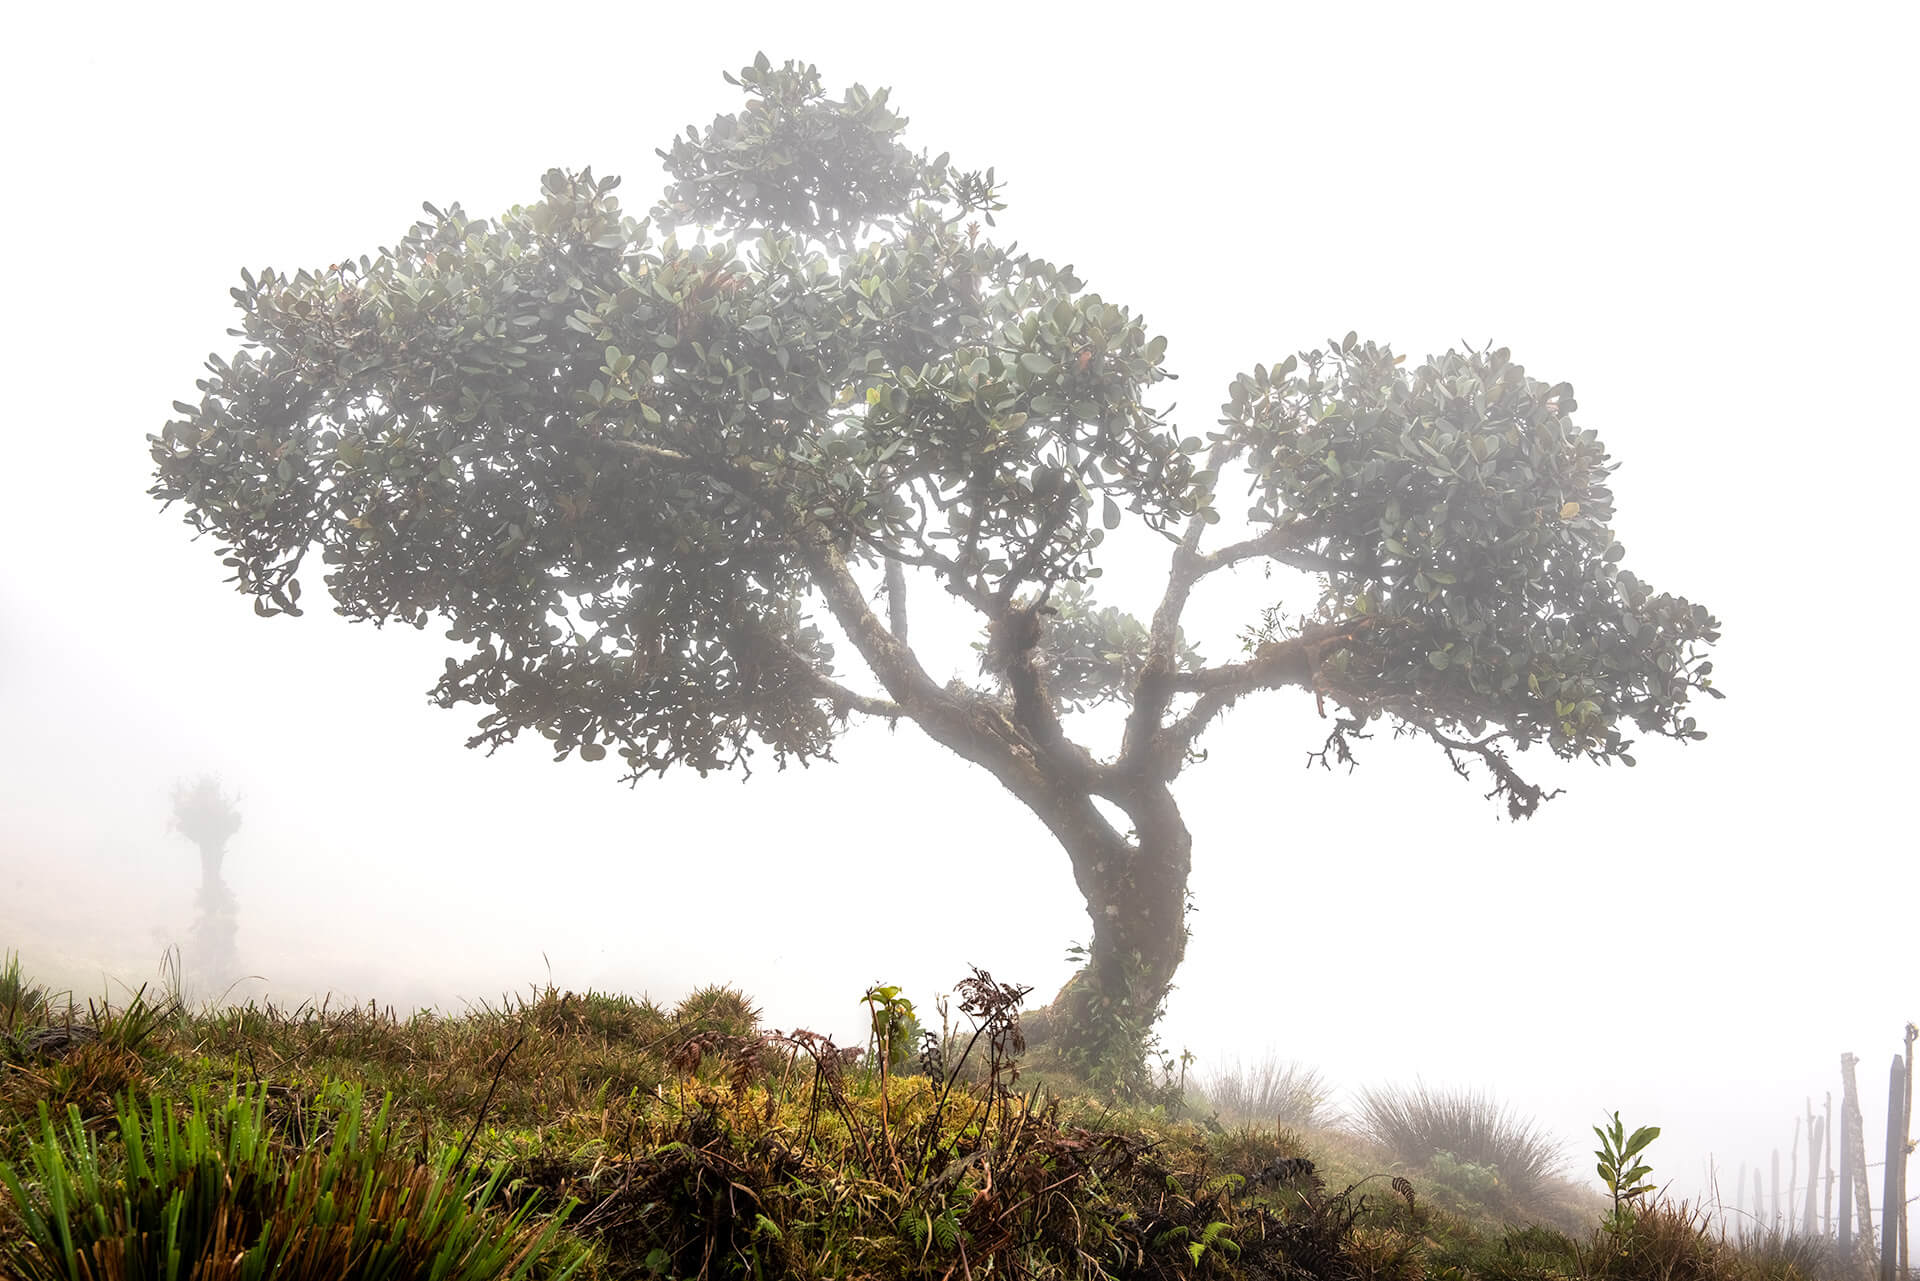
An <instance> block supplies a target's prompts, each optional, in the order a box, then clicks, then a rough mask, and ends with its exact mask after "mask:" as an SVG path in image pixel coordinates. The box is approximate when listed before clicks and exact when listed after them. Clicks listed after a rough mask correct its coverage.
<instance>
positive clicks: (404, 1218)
mask: <svg viewBox="0 0 1920 1281" xmlns="http://www.w3.org/2000/svg"><path fill="white" fill-rule="evenodd" d="M266 1104H267V1091H266V1090H264V1089H261V1088H254V1087H247V1086H242V1087H240V1088H239V1089H238V1090H237V1091H235V1092H234V1093H233V1094H231V1095H230V1096H229V1097H226V1098H224V1099H222V1100H219V1101H217V1102H216V1101H213V1100H211V1099H210V1098H209V1097H208V1095H207V1094H205V1093H204V1092H196V1094H195V1096H194V1100H193V1106H192V1110H191V1111H190V1112H188V1113H187V1114H186V1115H184V1116H183V1115H181V1114H180V1112H179V1111H177V1110H176V1109H175V1108H174V1106H173V1105H172V1104H171V1103H170V1102H166V1101H163V1100H159V1099H155V1100H153V1101H152V1102H151V1104H150V1106H149V1108H148V1110H147V1111H146V1112H144V1113H143V1112H142V1111H141V1109H140V1108H139V1107H137V1106H136V1105H135V1103H134V1102H133V1101H132V1099H131V1097H124V1098H123V1099H122V1100H121V1101H120V1104H119V1107H118V1109H117V1110H116V1114H115V1118H114V1120H115V1127H116V1130H117V1133H116V1134H115V1136H114V1140H115V1141H114V1142H113V1143H111V1144H109V1145H103V1144H102V1143H101V1142H100V1141H99V1140H98V1139H97V1138H95V1136H94V1135H93V1134H92V1133H91V1132H89V1130H88V1128H87V1125H86V1122H85V1120H84V1118H83V1117H82V1116H81V1115H80V1113H79V1111H78V1109H73V1110H70V1111H69V1113H68V1116H67V1123H66V1125H65V1126H58V1125H56V1124H55V1123H54V1120H53V1116H52V1113H51V1112H50V1111H49V1110H48V1109H46V1108H45V1107H42V1108H41V1110H40V1118H39V1119H40V1127H39V1128H40V1133H39V1138H38V1139H37V1140H36V1141H35V1142H34V1143H33V1145H32V1148H31V1155H30V1162H29V1163H30V1172H29V1175H28V1176H27V1177H23V1176H22V1174H21V1173H20V1172H18V1171H16V1170H14V1169H13V1168H12V1167H11V1166H9V1165H6V1164H4V1163H0V1183H3V1184H4V1186H5V1188H6V1191H7V1193H8V1195H9V1197H10V1198H11V1200H12V1202H13V1210H14V1213H15V1215H16V1216H17V1217H18V1219H19V1220H20V1223H21V1231H19V1232H18V1233H14V1234H9V1238H8V1239H7V1240H5V1241H3V1242H0V1263H4V1264H5V1265H6V1268H7V1269H8V1275H10V1276H15V1277H18V1278H20V1281H97V1279H99V1278H107V1277H112V1278H127V1279H128V1281H140V1279H143V1278H149V1277H151V1278H162V1277H164V1278H174V1277H181V1276H193V1277H196V1278H201V1279H203V1281H228V1279H229V1278H231V1279H234V1281H238V1279H240V1278H255V1277H266V1276H271V1277H274V1278H276V1281H360V1279H362V1278H367V1279H371V1278H386V1277H403V1276H419V1277H426V1276H432V1277H435V1278H444V1279H445V1281H493V1279H495V1278H513V1279H516V1281H518V1279H520V1278H531V1277H536V1276H537V1277H552V1278H555V1281H558V1279H559V1278H564V1277H566V1276H569V1275H571V1274H572V1273H573V1272H574V1271H575V1270H577V1269H578V1268H579V1267H580V1265H581V1264H582V1263H583V1262H584V1254H583V1252H581V1251H580V1250H579V1249H578V1248H577V1247H574V1246H572V1245H571V1243H569V1242H567V1241H565V1240H564V1238H563V1237H562V1235H561V1227H562V1223H563V1220H564V1218H565V1215H566V1210H565V1209H564V1208H563V1209H562V1210H561V1212H560V1214H558V1215H556V1216H554V1217H553V1218H551V1219H549V1220H548V1221H547V1223H546V1224H545V1225H544V1226H543V1227H537V1228H536V1227H534V1226H533V1225H532V1224H531V1223H530V1222H529V1217H530V1214H531V1205H530V1203H529V1204H526V1205H522V1206H521V1207H520V1208H519V1209H517V1210H514V1211H511V1212H508V1213H505V1214H500V1213H496V1212H493V1211H492V1210H491V1209H490V1203H491V1202H492V1201H493V1200H494V1198H495V1196H496V1194H497V1192H498V1190H499V1187H500V1183H501V1180H502V1178H503V1176H504V1173H505V1172H504V1170H503V1169H497V1170H495V1171H494V1173H493V1174H492V1175H491V1176H490V1177H487V1178H485V1179H482V1178H481V1176H480V1175H479V1174H477V1173H476V1172H474V1171H471V1170H461V1169H458V1168H456V1166H455V1163H454V1159H453V1157H452V1154H451V1153H448V1154H443V1156H442V1158H441V1159H439V1160H437V1161H434V1162H431V1163H421V1162H415V1161H412V1160H408V1159H403V1158H401V1157H398V1156H396V1155H395V1154H394V1153H392V1152H391V1151H390V1150H389V1148H390V1143H391V1138H392V1133H391V1130H390V1127H389V1114H388V1110H387V1108H386V1107H384V1106H383V1107H382V1108H381V1109H380V1111H379V1112H378V1113H377V1114H376V1115H374V1116H372V1117H371V1118H369V1117H367V1116H366V1115H365V1113H364V1110H363V1105H362V1097H361V1094H360V1092H359V1091H358V1090H355V1089H351V1088H344V1087H336V1088H335V1089H334V1090H332V1091H330V1092H329V1094H328V1095H327V1096H326V1098H325V1100H324V1102H323V1103H321V1104H320V1105H318V1106H317V1107H316V1109H315V1111H314V1114H313V1116H312V1117H311V1124H312V1128H313V1129H314V1131H315V1132H317V1133H320V1134H323V1135H324V1137H323V1138H321V1139H319V1140H317V1141H316V1142H314V1143H313V1144H311V1145H309V1146H307V1147H306V1148H304V1149H299V1150H289V1149H288V1148H287V1147H286V1146H285V1145H283V1144H282V1143H280V1142H278V1141H277V1140H276V1139H275V1137H274V1134H273V1131H272V1130H271V1129H270V1127H269V1126H268V1124H267V1112H266Z"/></svg>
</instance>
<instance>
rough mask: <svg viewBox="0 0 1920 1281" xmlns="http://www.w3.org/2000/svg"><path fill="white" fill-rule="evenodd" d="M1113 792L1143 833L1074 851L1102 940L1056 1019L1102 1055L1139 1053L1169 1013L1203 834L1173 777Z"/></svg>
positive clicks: (1050, 1023) (1053, 1014)
mask: <svg viewBox="0 0 1920 1281" xmlns="http://www.w3.org/2000/svg"><path fill="white" fill-rule="evenodd" d="M1108 799H1110V800H1112V801H1113V802H1114V803H1115V804H1116V805H1118V806H1120V808H1121V809H1122V810H1123V811H1124V812H1125V813H1126V815H1127V817H1128V818H1130V819H1131V820H1132V821H1133V833H1132V834H1131V836H1130V837H1128V836H1122V835H1121V834H1119V833H1118V832H1113V833H1112V836H1111V839H1109V840H1106V841H1103V842H1101V843H1100V844H1099V845H1098V846H1096V847H1091V848H1089V849H1087V850H1086V851H1085V852H1084V853H1079V852H1076V851H1074V850H1072V849H1069V851H1068V852H1069V854H1070V855H1073V856H1074V857H1073V870H1074V880H1075V881H1076V883H1077V884H1078V885H1079V886H1080V891H1081V893H1082V895H1084V896H1085V898H1086V902H1087V914H1088V915H1089V916H1090V917H1091V918H1092V920H1093V941H1092V944H1091V946H1090V947H1089V949H1088V956H1087V962H1086V964H1085V965H1084V966H1083V967H1082V968H1081V969H1080V971H1079V972H1078V973H1076V974H1075V975H1074V976H1073V977H1072V978H1071V979H1069V980H1068V981H1067V984H1066V986H1064V987H1063V988H1061V990H1060V993H1059V995H1058V996H1057V997H1055V999H1054V1001H1053V1005H1052V1007H1051V1009H1050V1010H1049V1012H1048V1016H1047V1019H1046V1026H1047V1027H1049V1028H1051V1029H1057V1034H1056V1038H1055V1039H1056V1041H1057V1044H1058V1045H1059V1046H1060V1048H1062V1049H1063V1050H1068V1051H1076V1052H1079V1053H1082V1054H1085V1055H1087V1056H1089V1057H1092V1058H1104V1057H1107V1056H1110V1055H1113V1054H1124V1055H1137V1053H1138V1050H1139V1047H1140V1043H1141V1041H1142V1039H1143V1038H1144V1037H1145V1035H1146V1033H1147V1031H1148V1029H1149V1028H1151V1026H1152V1024H1153V1023H1154V1021H1155V1020H1156V1019H1157V1018H1158V1017H1159V1015H1160V1010H1161V1007H1162V1005H1163V1004H1164V1003H1165V1001H1166V998H1167V993H1168V991H1169V990H1170V989H1171V988H1172V986H1173V976H1174V973H1175V971H1177V970H1178V969H1179V967H1180V962H1181V960H1182V958H1184V957H1185V955H1186V951H1187V920H1186V915H1187V912H1186V909H1187V877H1188V874H1189V873H1190V871H1191V870H1192V866H1193V837H1192V835H1191V834H1190V833H1189V832H1188V831H1187V826H1186V823H1185V822H1184V821H1183V820H1182V819H1181V817H1180V809H1179V806H1178V805H1177V804H1176V803H1175V802H1174V799H1173V794H1172V792H1171V790H1169V788H1168V787H1167V785H1166V784H1165V783H1163V782H1158V781H1142V782H1140V783H1137V784H1136V785H1135V786H1133V787H1132V788H1129V789H1127V790H1124V791H1118V792H1116V793H1114V794H1112V795H1110V796H1109V797H1108ZM1108 827H1109V831H1111V825H1108Z"/></svg>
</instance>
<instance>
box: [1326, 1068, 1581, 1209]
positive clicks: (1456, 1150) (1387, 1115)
mask: <svg viewBox="0 0 1920 1281" xmlns="http://www.w3.org/2000/svg"><path fill="white" fill-rule="evenodd" d="M1354 1125H1355V1127H1356V1128H1357V1129H1358V1130H1359V1131H1360V1132H1361V1133H1362V1134H1364V1135H1366V1136H1367V1137H1368V1138H1371V1139H1373V1140H1374V1141H1375V1142H1377V1143H1379V1144H1380V1145H1381V1146H1383V1147H1385V1148H1387V1149H1388V1150H1389V1151H1391V1152H1392V1153H1393V1154H1394V1155H1395V1156H1397V1157H1399V1158H1400V1159H1401V1160H1402V1161H1406V1162H1407V1163H1409V1164H1411V1165H1418V1166H1427V1165H1430V1164H1431V1163H1432V1162H1433V1160H1434V1158H1435V1157H1436V1156H1438V1155H1440V1154H1442V1153H1445V1154H1446V1156H1447V1159H1448V1160H1449V1161H1450V1162H1452V1163H1453V1164H1455V1165H1462V1164H1470V1165H1474V1166H1480V1167H1483V1168H1491V1169H1493V1170H1494V1171H1496V1172H1497V1173H1498V1175H1499V1179H1500V1183H1501V1184H1502V1185H1503V1187H1504V1188H1505V1189H1506V1191H1507V1193H1508V1194H1509V1195H1510V1196H1512V1197H1515V1198H1519V1199H1523V1200H1524V1199H1526V1198H1528V1197H1531V1196H1533V1195H1535V1194H1537V1193H1539V1192H1540V1191H1541V1190H1542V1189H1543V1187H1544V1186H1545V1184H1546V1183H1547V1181H1548V1180H1549V1179H1551V1178H1552V1177H1553V1175H1554V1174H1555V1173H1556V1172H1558V1171H1559V1170H1560V1168H1561V1167H1562V1166H1564V1165H1565V1164H1566V1154H1565V1152H1564V1151H1563V1150H1562V1148H1561V1145H1560V1142H1559V1140H1557V1139H1555V1138H1553V1137H1552V1136H1551V1135H1549V1134H1547V1133H1546V1132H1545V1131H1543V1130H1542V1129H1540V1127H1539V1126H1538V1125H1536V1124H1535V1123H1534V1122H1533V1121H1531V1120H1528V1119H1526V1118H1525V1117H1518V1116H1515V1115H1513V1114H1512V1113H1511V1112H1510V1111H1509V1110H1508V1109H1507V1108H1506V1107H1504V1106H1503V1105H1501V1104H1499V1103H1496V1102H1495V1101H1494V1100H1493V1099H1491V1098H1489V1097H1488V1096H1487V1095H1485V1094H1482V1093H1479V1092H1477V1091H1472V1090H1444V1091H1443V1090H1429V1089H1428V1088H1427V1087H1426V1086H1424V1085H1416V1086H1413V1087H1411V1088H1408V1087H1405V1086H1382V1087H1380V1088H1379V1089H1371V1090H1362V1091H1360V1098H1359V1102H1358V1105H1357V1107H1356V1110H1355V1114H1354Z"/></svg>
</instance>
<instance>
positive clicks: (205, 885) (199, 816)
mask: <svg viewBox="0 0 1920 1281" xmlns="http://www.w3.org/2000/svg"><path fill="white" fill-rule="evenodd" d="M173 827H174V830H175V831H177V832H179V833H180V834H181V835H182V836H184V837H186V838H187V839H188V840H189V841H192V842H193V843H194V844H195V845H196V846H198V847H199V850H200V894H199V897H198V898H197V899H196V901H195V905H194V906H195V912H194V921H193V944H192V947H191V948H189V950H188V952H187V970H188V973H189V974H191V975H193V976H195V977H197V978H198V979H199V980H200V981H201V982H202V983H206V984H213V983H218V982H226V981H229V980H231V979H232V978H233V977H234V975H235V974H236V973H238V971H239V968H240V967H239V963H238V961H237V960H236V959H235V952H234V946H233V939H234V933H235V929H236V925H237V917H238V914H239V905H238V904H237V903H235V901H234V898H233V891H232V890H230V889H228V888H227V882H226V879H225V878H224V877H223V876H222V875H221V866H222V864H223V863H224V861H225V859H226V855H227V842H228V841H229V840H231V839H232V837H233V834H234V833H235V832H237V831H239V830H240V810H239V808H238V807H237V806H236V804H235V802H234V798H232V797H229V796H227V795H226V794H225V793H223V792H222V791H221V790H220V780H219V779H217V778H214V777H212V776H211V775H205V776H202V777H201V778H199V779H197V780H196V781H194V782H192V783H182V784H180V785H179V786H177V787H175V788H174V789H173Z"/></svg>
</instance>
